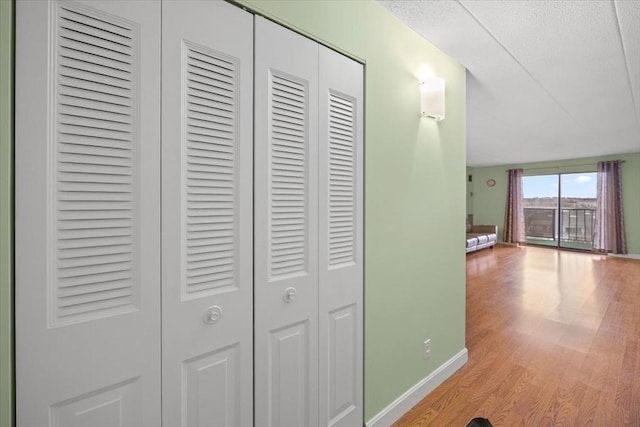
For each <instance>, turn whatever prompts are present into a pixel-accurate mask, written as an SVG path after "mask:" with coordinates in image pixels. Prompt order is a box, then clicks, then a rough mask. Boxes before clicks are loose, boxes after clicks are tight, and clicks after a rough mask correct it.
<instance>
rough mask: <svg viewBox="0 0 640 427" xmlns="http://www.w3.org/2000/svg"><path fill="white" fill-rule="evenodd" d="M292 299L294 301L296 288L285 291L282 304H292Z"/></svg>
mask: <svg viewBox="0 0 640 427" xmlns="http://www.w3.org/2000/svg"><path fill="white" fill-rule="evenodd" d="M294 299H296V288H287V289H285V291H284V296H283V297H282V300H283V301H284V302H293V300H294Z"/></svg>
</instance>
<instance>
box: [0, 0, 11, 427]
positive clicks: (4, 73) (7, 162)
mask: <svg viewBox="0 0 640 427" xmlns="http://www.w3.org/2000/svg"><path fill="white" fill-rule="evenodd" d="M13 6H14V5H13V1H8V0H0V426H2V427H9V426H12V425H13V400H14V398H13V372H14V370H13Z"/></svg>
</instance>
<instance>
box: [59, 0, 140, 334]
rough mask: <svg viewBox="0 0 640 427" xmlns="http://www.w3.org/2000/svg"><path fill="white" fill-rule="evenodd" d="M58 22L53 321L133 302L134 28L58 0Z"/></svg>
mask: <svg viewBox="0 0 640 427" xmlns="http://www.w3.org/2000/svg"><path fill="white" fill-rule="evenodd" d="M57 30H58V34H57V49H58V56H57V70H56V72H57V77H58V79H57V88H56V92H57V96H56V131H57V132H56V142H57V144H56V145H57V147H56V148H57V150H56V151H57V152H56V181H57V182H56V189H57V191H56V193H57V203H56V206H57V209H56V215H57V238H56V242H57V248H56V249H57V250H56V256H57V258H58V263H57V264H58V269H57V270H58V271H57V286H55V287H54V301H55V302H54V301H52V303H53V307H52V310H51V313H52V315H53V319H52V322H53V323H54V324H57V323H60V322H72V321H75V320H82V319H91V318H96V317H100V316H104V315H109V314H116V313H121V312H124V311H129V310H132V309H134V308H135V306H136V303H137V296H136V290H135V283H136V282H137V278H136V277H135V269H134V264H135V262H136V260H135V258H136V256H135V242H134V234H135V232H136V230H135V229H136V222H137V221H136V210H135V205H134V200H135V198H136V177H135V168H134V163H135V153H134V151H135V150H134V142H135V141H134V140H135V131H136V129H135V127H134V123H135V122H136V120H137V117H136V115H135V112H136V105H135V101H136V97H135V96H134V90H133V85H134V78H135V75H134V64H133V61H134V58H135V55H136V54H137V52H136V50H137V49H136V46H135V45H134V43H135V41H136V40H137V29H136V28H135V27H134V26H131V25H130V24H127V23H126V22H113V21H107V20H105V19H102V18H101V17H99V16H96V15H95V14H90V13H87V12H84V11H82V10H77V9H73V8H72V7H70V6H64V5H62V6H60V7H59V8H58V16H57ZM112 55H116V56H117V59H114V58H112V57H111V56H112Z"/></svg>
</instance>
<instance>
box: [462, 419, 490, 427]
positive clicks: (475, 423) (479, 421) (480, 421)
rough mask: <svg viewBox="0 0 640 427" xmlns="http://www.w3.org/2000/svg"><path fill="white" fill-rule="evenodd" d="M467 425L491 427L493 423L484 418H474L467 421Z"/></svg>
mask: <svg viewBox="0 0 640 427" xmlns="http://www.w3.org/2000/svg"><path fill="white" fill-rule="evenodd" d="M467 427H493V424H491V422H490V421H489V420H488V419H486V418H474V419H472V420H471V421H469V424H467Z"/></svg>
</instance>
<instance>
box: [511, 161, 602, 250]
mask: <svg viewBox="0 0 640 427" xmlns="http://www.w3.org/2000/svg"><path fill="white" fill-rule="evenodd" d="M596 179H597V173H596V172H581V173H560V174H548V175H532V176H525V177H523V198H524V219H525V234H526V242H527V243H528V244H532V245H541V246H552V247H558V248H565V249H575V250H584V251H590V250H591V249H592V245H593V225H594V222H595V212H596Z"/></svg>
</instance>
